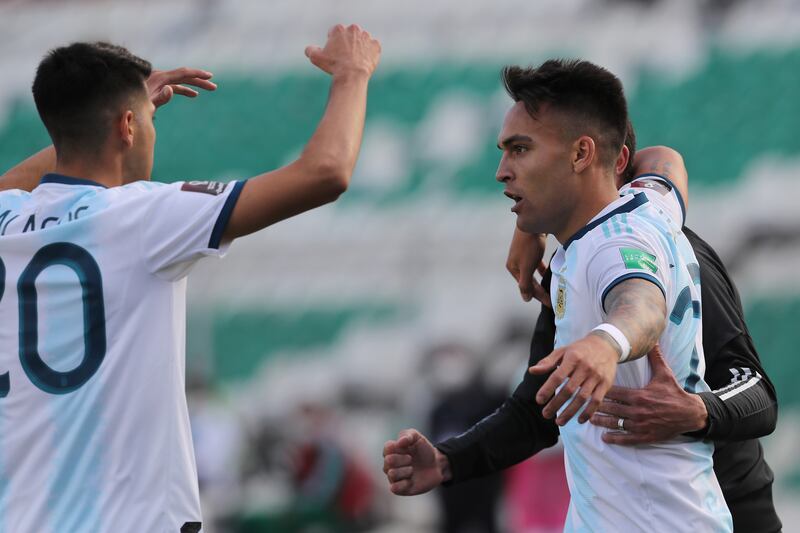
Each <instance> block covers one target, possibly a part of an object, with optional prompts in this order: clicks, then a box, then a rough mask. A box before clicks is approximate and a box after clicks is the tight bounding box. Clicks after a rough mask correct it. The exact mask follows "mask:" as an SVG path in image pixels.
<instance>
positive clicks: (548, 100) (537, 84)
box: [502, 59, 628, 164]
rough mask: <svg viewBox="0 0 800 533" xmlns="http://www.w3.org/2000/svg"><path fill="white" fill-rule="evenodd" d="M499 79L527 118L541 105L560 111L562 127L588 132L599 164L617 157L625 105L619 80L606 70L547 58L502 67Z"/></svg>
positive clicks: (574, 60) (581, 61)
mask: <svg viewBox="0 0 800 533" xmlns="http://www.w3.org/2000/svg"><path fill="white" fill-rule="evenodd" d="M502 80H503V85H504V86H505V89H506V91H507V92H508V94H509V95H510V96H511V98H512V99H513V100H514V101H515V102H522V104H523V105H524V106H525V110H526V111H527V112H528V114H529V115H531V117H534V118H537V116H538V115H539V114H540V113H541V112H542V111H543V110H544V109H547V110H548V111H550V110H552V111H555V112H557V113H559V114H561V115H563V117H564V118H563V119H562V122H564V123H563V126H564V129H565V130H566V131H568V132H570V133H571V134H575V133H588V134H590V135H592V136H593V137H594V138H595V141H596V142H597V144H598V145H599V148H600V151H601V155H602V156H603V161H604V163H606V164H613V161H615V160H616V156H617V155H618V154H619V151H620V150H621V149H622V144H623V142H624V140H625V132H626V125H627V121H628V105H627V102H626V100H625V93H624V91H623V88H622V83H621V82H620V81H619V79H618V78H617V77H616V76H614V75H613V74H612V73H611V72H609V71H608V70H606V69H604V68H603V67H600V66H598V65H595V64H594V63H590V62H589V61H583V60H578V59H570V60H565V59H550V60H548V61H545V62H544V63H542V64H541V65H540V66H539V67H535V68H534V67H521V66H516V65H514V66H507V67H505V68H503V71H502Z"/></svg>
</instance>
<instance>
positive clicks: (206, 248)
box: [141, 181, 245, 280]
mask: <svg viewBox="0 0 800 533" xmlns="http://www.w3.org/2000/svg"><path fill="white" fill-rule="evenodd" d="M244 183H245V182H244V181H238V182H230V183H219V182H210V181H187V182H177V183H172V184H170V185H167V186H165V187H159V188H158V189H154V190H153V191H152V193H151V194H149V195H148V197H147V200H146V201H147V207H146V213H147V216H146V217H145V223H144V225H143V229H142V234H141V247H142V250H141V252H142V255H143V257H144V262H145V266H146V268H147V270H148V271H149V272H150V273H152V274H156V275H158V276H160V277H163V278H166V279H173V280H175V279H179V278H181V277H183V276H185V275H186V274H187V273H188V272H189V269H190V268H191V267H192V265H193V264H194V263H195V262H196V261H197V260H198V259H200V258H202V257H204V256H209V255H217V256H221V255H223V254H224V253H225V252H226V251H227V249H228V246H229V245H230V242H224V241H223V239H222V236H223V234H224V233H225V228H226V227H227V225H228V221H229V220H230V217H231V214H232V213H233V208H234V206H235V205H236V202H237V200H238V199H239V194H240V193H241V190H242V187H243V186H244Z"/></svg>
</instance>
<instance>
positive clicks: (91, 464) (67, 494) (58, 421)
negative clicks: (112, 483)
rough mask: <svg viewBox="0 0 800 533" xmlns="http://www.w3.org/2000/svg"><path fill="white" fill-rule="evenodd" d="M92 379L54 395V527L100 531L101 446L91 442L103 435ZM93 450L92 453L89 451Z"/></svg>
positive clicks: (52, 514)
mask: <svg viewBox="0 0 800 533" xmlns="http://www.w3.org/2000/svg"><path fill="white" fill-rule="evenodd" d="M92 381H96V380H92ZM92 381H90V382H89V383H88V384H87V385H88V386H84V387H81V389H79V390H78V391H76V392H74V393H71V394H64V395H61V396H57V397H56V398H55V399H56V402H55V404H54V405H57V409H56V412H55V414H54V422H55V424H54V426H55V428H56V431H57V432H58V437H57V441H56V442H55V443H54V444H55V446H56V458H55V459H54V462H55V465H54V466H55V472H56V475H55V477H54V479H53V480H52V484H51V486H50V495H49V498H48V499H49V500H50V502H52V503H51V504H50V505H49V509H50V520H51V522H52V523H53V524H54V525H56V526H57V527H55V528H54V529H53V531H70V532H75V533H78V532H80V533H102V531H101V529H100V528H101V524H100V520H101V515H100V508H99V505H98V503H99V501H100V499H101V495H102V488H103V487H102V478H101V475H102V472H103V457H102V456H101V452H100V450H102V449H104V447H103V446H102V445H101V444H99V443H97V442H93V441H98V440H101V439H102V438H103V435H102V434H101V431H100V430H101V428H100V413H99V409H98V408H99V407H100V404H99V403H98V396H99V392H100V388H99V387H97V386H95V387H91V385H92ZM94 385H98V383H94ZM82 396H83V397H82ZM87 396H89V397H90V398H87ZM92 450H94V453H89V452H91V451H92Z"/></svg>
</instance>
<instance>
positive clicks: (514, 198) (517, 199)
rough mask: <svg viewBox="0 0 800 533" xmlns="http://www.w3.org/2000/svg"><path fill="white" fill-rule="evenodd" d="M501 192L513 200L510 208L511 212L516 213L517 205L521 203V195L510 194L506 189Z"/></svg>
mask: <svg viewBox="0 0 800 533" xmlns="http://www.w3.org/2000/svg"><path fill="white" fill-rule="evenodd" d="M503 194H505V195H506V196H508V197H509V198H511V199H512V200H514V202H515V203H514V207H512V208H511V212H512V213H516V212H517V211H518V210H519V206H520V204H521V203H522V196H517V195H515V194H511V193H510V192H508V191H503Z"/></svg>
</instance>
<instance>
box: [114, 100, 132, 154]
mask: <svg viewBox="0 0 800 533" xmlns="http://www.w3.org/2000/svg"><path fill="white" fill-rule="evenodd" d="M135 124H136V122H135V117H134V115H133V111H131V110H130V109H127V110H125V111H124V112H123V113H122V115H120V117H119V118H118V119H117V124H116V128H115V129H116V131H117V135H118V137H119V140H120V142H122V144H123V145H124V146H125V147H126V148H130V147H131V146H133V135H134V133H135V131H136V128H135Z"/></svg>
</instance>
